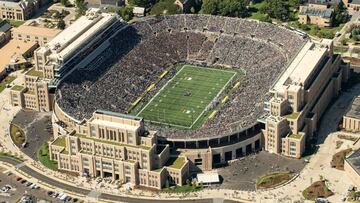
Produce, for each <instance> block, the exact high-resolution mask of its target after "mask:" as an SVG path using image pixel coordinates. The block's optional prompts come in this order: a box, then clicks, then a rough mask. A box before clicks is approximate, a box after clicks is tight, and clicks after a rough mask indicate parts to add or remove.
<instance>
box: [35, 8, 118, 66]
mask: <svg viewBox="0 0 360 203" xmlns="http://www.w3.org/2000/svg"><path fill="white" fill-rule="evenodd" d="M99 11H100V10H99V9H94V8H93V9H90V10H89V11H88V12H87V13H86V15H84V16H81V17H80V18H79V19H77V20H76V21H75V22H74V23H73V24H71V25H70V26H69V27H67V28H66V29H65V30H63V31H62V32H61V33H59V34H58V35H57V36H56V37H54V38H53V39H52V40H51V41H50V42H48V44H47V45H46V46H44V47H41V48H40V49H39V50H38V51H39V52H46V51H48V50H49V49H50V50H51V52H52V54H51V58H54V59H59V60H61V61H66V60H67V58H68V57H71V56H73V54H74V53H73V52H74V51H75V50H76V48H77V47H79V46H80V45H81V44H84V43H86V42H87V41H88V40H89V38H91V37H94V34H96V33H97V31H98V30H99V29H101V27H103V26H106V22H109V21H110V20H111V19H112V18H114V16H115V15H114V14H109V13H100V12H99Z"/></svg>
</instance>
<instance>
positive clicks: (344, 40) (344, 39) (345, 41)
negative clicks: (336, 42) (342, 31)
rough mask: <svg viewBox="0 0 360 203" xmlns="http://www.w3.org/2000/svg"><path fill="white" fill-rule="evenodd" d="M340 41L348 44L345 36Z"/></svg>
mask: <svg viewBox="0 0 360 203" xmlns="http://www.w3.org/2000/svg"><path fill="white" fill-rule="evenodd" d="M340 42H341V44H342V45H346V44H347V43H348V39H347V38H345V37H342V38H341V39H340Z"/></svg>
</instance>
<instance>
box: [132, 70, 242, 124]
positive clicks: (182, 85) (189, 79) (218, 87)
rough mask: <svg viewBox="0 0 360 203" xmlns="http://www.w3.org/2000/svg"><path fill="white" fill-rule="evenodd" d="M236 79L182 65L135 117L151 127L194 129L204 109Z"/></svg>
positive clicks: (226, 73) (225, 72)
mask: <svg viewBox="0 0 360 203" xmlns="http://www.w3.org/2000/svg"><path fill="white" fill-rule="evenodd" d="M236 75H237V72H235V71H232V70H221V69H213V68H203V67H202V68H201V67H197V66H191V65H184V66H183V67H182V68H181V69H180V70H179V71H178V72H177V73H176V75H175V76H174V77H173V78H172V79H170V80H169V81H168V82H167V83H166V84H165V86H164V87H163V88H162V89H161V90H159V91H158V93H157V94H156V95H155V96H153V98H152V99H151V100H150V101H149V102H148V103H147V104H146V105H145V107H144V108H142V110H140V112H139V113H138V114H137V115H139V116H142V117H144V118H146V119H147V120H150V121H151V122H153V123H156V124H161V125H168V126H173V127H178V128H185V129H194V128H196V127H199V125H200V126H201V125H202V123H203V122H204V121H205V119H206V118H207V117H205V116H203V115H204V113H205V112H206V107H207V106H208V105H210V103H211V102H212V100H213V99H214V98H216V97H217V96H218V98H219V99H220V97H219V96H220V95H221V93H222V92H223V91H224V90H225V89H226V87H227V86H228V85H229V83H230V81H231V79H233V78H234V77H235V76H236Z"/></svg>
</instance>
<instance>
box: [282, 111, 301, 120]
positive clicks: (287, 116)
mask: <svg viewBox="0 0 360 203" xmlns="http://www.w3.org/2000/svg"><path fill="white" fill-rule="evenodd" d="M299 114H300V113H299V112H292V113H290V114H287V115H284V118H287V119H296V118H297V117H298V116H299Z"/></svg>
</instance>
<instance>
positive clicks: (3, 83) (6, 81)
mask: <svg viewBox="0 0 360 203" xmlns="http://www.w3.org/2000/svg"><path fill="white" fill-rule="evenodd" d="M15 79H16V77H13V76H7V77H6V78H5V79H3V80H2V81H1V82H0V93H1V92H2V91H3V90H4V89H5V88H6V85H7V84H10V83H11V82H12V81H14V80H15Z"/></svg>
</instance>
